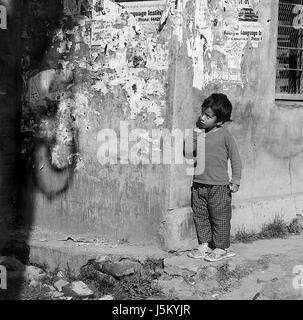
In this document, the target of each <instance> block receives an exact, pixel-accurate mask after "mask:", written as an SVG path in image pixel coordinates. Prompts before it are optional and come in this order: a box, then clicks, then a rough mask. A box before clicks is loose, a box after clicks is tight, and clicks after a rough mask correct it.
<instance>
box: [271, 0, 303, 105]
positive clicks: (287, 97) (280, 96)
mask: <svg viewBox="0 0 303 320" xmlns="http://www.w3.org/2000/svg"><path fill="white" fill-rule="evenodd" d="M281 2H282V3H283V2H284V1H283V0H278V4H277V20H276V21H277V25H276V32H277V38H276V56H275V59H276V64H275V101H276V102H278V103H281V104H283V103H285V102H286V103H287V102H288V101H289V102H291V103H294V104H297V105H303V73H302V85H301V86H302V93H284V92H283V93H280V92H277V91H276V84H277V74H278V72H279V71H280V70H281V69H280V70H279V69H278V39H279V13H280V12H279V9H280V3H281ZM285 4H288V3H286V2H285ZM294 5H296V3H294ZM297 5H301V6H302V9H303V0H302V4H297ZM302 17H303V10H302ZM302 30H303V28H302ZM302 38H303V35H302ZM302 51H303V47H302ZM302 57H303V52H302ZM302 67H303V62H302ZM285 70H291V68H285Z"/></svg>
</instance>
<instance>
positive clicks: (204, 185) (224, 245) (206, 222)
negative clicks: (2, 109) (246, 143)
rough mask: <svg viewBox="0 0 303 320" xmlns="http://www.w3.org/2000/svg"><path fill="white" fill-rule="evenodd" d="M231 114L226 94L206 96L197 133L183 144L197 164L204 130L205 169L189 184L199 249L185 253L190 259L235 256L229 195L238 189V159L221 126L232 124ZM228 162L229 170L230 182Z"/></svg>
mask: <svg viewBox="0 0 303 320" xmlns="http://www.w3.org/2000/svg"><path fill="white" fill-rule="evenodd" d="M231 112H232V104H231V103H230V101H229V100H228V98H227V96H226V95H224V94H221V93H214V94H212V95H211V96H209V97H208V98H207V99H205V100H204V102H203V104H202V112H201V115H200V117H199V119H198V121H197V127H198V128H199V129H200V130H197V131H198V132H197V131H196V132H195V134H194V144H192V143H191V144H189V143H185V156H186V157H193V156H197V162H199V158H198V157H199V154H197V141H198V135H199V134H201V133H202V132H203V131H202V130H205V168H204V172H203V173H201V172H199V174H197V173H195V175H194V178H193V185H192V210H193V219H194V223H195V227H196V232H197V237H198V243H199V246H198V247H197V248H195V249H194V250H192V251H191V252H190V253H189V254H188V255H189V257H191V258H204V259H205V260H207V261H219V260H221V259H224V258H226V257H232V256H234V255H235V253H234V252H231V251H227V249H228V248H229V246H230V228H231V225H230V221H231V198H232V196H231V193H232V192H233V193H234V192H237V191H238V189H239V186H240V179H241V159H240V155H239V152H238V148H237V145H236V142H235V140H234V138H233V137H232V136H231V134H230V133H229V132H228V131H227V130H226V129H225V128H223V126H222V125H223V124H224V123H225V122H227V121H231V120H230V116H231ZM201 129H202V130H201ZM199 131H200V133H199ZM192 146H193V149H192ZM195 154H196V155H195ZM228 159H230V161H231V168H232V179H231V181H229V176H228V171H227V162H228ZM200 160H201V159H200ZM211 248H213V250H212V249H211Z"/></svg>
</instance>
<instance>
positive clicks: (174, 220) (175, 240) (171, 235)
mask: <svg viewBox="0 0 303 320" xmlns="http://www.w3.org/2000/svg"><path fill="white" fill-rule="evenodd" d="M159 237H160V243H161V248H162V249H163V250H165V251H185V250H190V249H193V248H194V247H196V246H197V244H198V241H197V236H196V230H195V226H194V221H193V218H192V210H191V208H190V207H185V208H178V209H174V210H170V211H168V212H167V214H166V217H165V219H164V220H163V221H162V222H161V225H160V230H159Z"/></svg>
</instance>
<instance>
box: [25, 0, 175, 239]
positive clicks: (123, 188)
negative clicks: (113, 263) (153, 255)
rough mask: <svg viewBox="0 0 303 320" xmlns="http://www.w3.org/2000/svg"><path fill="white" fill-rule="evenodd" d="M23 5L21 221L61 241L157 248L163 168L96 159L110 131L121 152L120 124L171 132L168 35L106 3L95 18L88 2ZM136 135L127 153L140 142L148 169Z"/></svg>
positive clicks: (164, 192) (165, 169)
mask: <svg viewBox="0 0 303 320" xmlns="http://www.w3.org/2000/svg"><path fill="white" fill-rule="evenodd" d="M29 3H30V4H29V7H28V9H27V13H26V16H27V20H26V23H25V25H24V30H23V35H24V48H25V53H24V57H23V59H24V61H25V63H24V70H23V74H24V77H25V86H24V105H23V123H22V132H23V135H24V140H23V141H24V144H23V153H24V166H25V167H26V169H25V170H27V172H28V174H27V177H26V179H25V181H24V185H23V187H22V188H23V191H22V194H23V208H22V211H23V215H24V216H25V217H26V218H27V220H28V222H29V223H31V224H35V225H37V226H40V227H44V228H47V229H49V230H50V231H51V230H56V231H61V232H63V233H65V234H66V235H71V234H89V235H90V236H91V237H99V238H110V239H117V240H124V241H130V242H137V243H149V242H156V239H157V233H158V230H159V224H160V222H161V219H162V216H163V215H164V213H165V210H166V208H167V201H168V200H167V197H168V192H167V190H168V182H169V179H168V176H169V166H168V165H152V164H138V165H135V164H133V163H128V164H120V158H122V157H124V158H125V156H126V155H125V154H123V152H122V153H121V154H119V153H118V157H120V158H118V157H114V159H113V161H114V163H111V164H110V165H108V164H104V163H102V154H103V151H104V148H105V147H106V141H105V140H102V139H103V138H104V136H103V133H105V132H104V131H102V130H103V129H113V130H115V132H114V133H115V134H116V135H117V139H118V145H117V147H118V149H119V148H120V144H119V135H123V134H122V133H121V130H120V128H121V127H120V125H121V124H120V122H121V121H124V124H122V126H123V125H126V124H127V123H128V133H129V135H130V134H131V131H132V129H134V128H137V129H138V128H141V129H145V130H147V132H148V133H151V130H152V129H158V130H160V129H163V128H167V129H170V127H171V116H170V114H171V102H170V100H171V97H170V95H171V93H170V90H169V89H168V86H167V84H168V82H169V69H170V68H171V60H170V51H172V49H170V45H169V44H170V34H171V32H170V31H169V29H168V28H165V30H163V31H162V32H161V33H159V32H157V30H156V28H155V30H154V31H153V32H144V31H143V30H140V26H139V25H138V24H137V22H136V21H135V20H134V18H133V17H131V16H130V15H129V14H127V13H123V11H121V8H119V7H118V6H117V5H116V4H114V3H111V2H110V1H108V2H105V4H107V5H108V8H109V9H110V12H109V13H108V14H107V15H101V18H100V16H99V17H95V15H98V14H99V12H98V11H96V10H95V8H93V7H92V2H91V1H64V2H61V1H54V2H52V3H49V4H47V7H45V6H44V4H43V7H41V4H40V1H34V0H33V1H29ZM72 4H73V5H72ZM77 4H78V5H77ZM45 31H46V32H45ZM32 39H35V41H33V40H32ZM36 42H40V48H41V47H42V50H43V48H44V51H43V52H42V51H41V52H37V45H36ZM26 49H27V50H26ZM40 50H41V49H40ZM126 132H127V130H126ZM111 133H113V132H111ZM140 135H142V134H138V135H137V136H136V137H134V141H129V150H126V151H127V152H128V151H130V153H131V150H132V154H134V153H135V152H134V149H132V148H134V144H135V142H136V141H137V143H139V144H141V145H142V146H143V147H142V154H141V155H140V156H139V157H141V158H142V159H143V163H144V161H147V163H150V158H151V152H150V150H146V139H148V137H143V136H140ZM124 137H125V135H124ZM130 139H131V137H129V140H130ZM126 140H127V138H126ZM147 141H148V140H147ZM114 142H115V141H110V145H111V146H113V145H114ZM121 145H122V146H125V145H126V143H125V141H124V142H121ZM137 146H138V145H137ZM102 148H103V149H102ZM147 148H148V147H147ZM144 152H145V154H144ZM136 153H137V152H136ZM144 159H145V160H144ZM116 160H117V161H116ZM126 160H127V161H128V159H126ZM130 161H131V160H130ZM28 199H31V200H30V201H28Z"/></svg>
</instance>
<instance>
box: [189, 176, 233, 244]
mask: <svg viewBox="0 0 303 320" xmlns="http://www.w3.org/2000/svg"><path fill="white" fill-rule="evenodd" d="M192 210H193V219H194V223H195V226H196V232H197V237H198V242H199V244H201V243H206V242H208V243H209V245H210V247H213V248H220V249H227V248H229V246H230V220H231V191H230V189H229V186H228V185H223V186H214V185H206V184H199V183H195V182H194V183H193V186H192Z"/></svg>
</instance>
